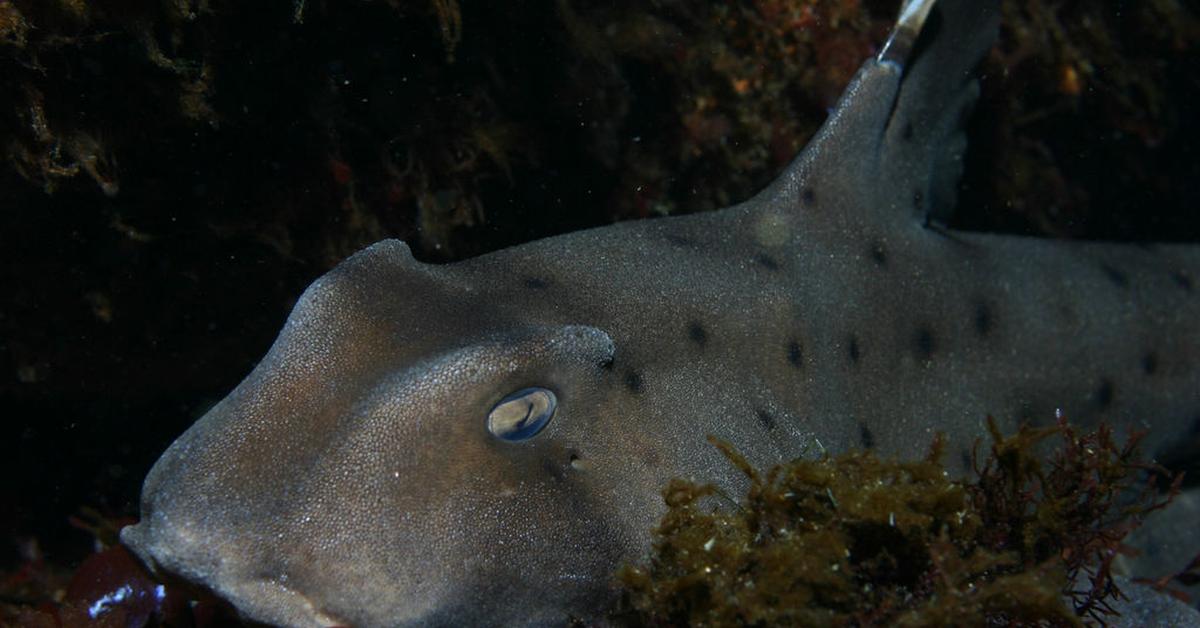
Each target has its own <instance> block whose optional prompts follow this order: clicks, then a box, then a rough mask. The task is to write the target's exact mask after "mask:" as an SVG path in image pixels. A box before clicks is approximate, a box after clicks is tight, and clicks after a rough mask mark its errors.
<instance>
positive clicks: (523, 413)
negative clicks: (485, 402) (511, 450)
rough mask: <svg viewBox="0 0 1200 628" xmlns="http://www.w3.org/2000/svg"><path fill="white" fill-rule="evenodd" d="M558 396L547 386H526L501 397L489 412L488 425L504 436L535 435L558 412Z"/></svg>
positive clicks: (511, 439) (506, 437) (520, 436)
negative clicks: (556, 409)
mask: <svg viewBox="0 0 1200 628" xmlns="http://www.w3.org/2000/svg"><path fill="white" fill-rule="evenodd" d="M557 407H558V399H557V398H555V396H554V393H552V392H550V391H549V390H546V389H545V388H522V389H521V390H518V391H517V392H514V393H512V394H510V395H509V396H507V397H505V398H503V399H501V400H500V402H499V403H497V404H496V406H495V407H494V408H492V411H491V412H489V413H488V419H487V427H488V431H489V432H491V433H492V436H495V437H496V438H499V439H501V440H508V441H522V440H527V439H530V438H533V437H534V436H535V435H536V434H537V433H538V432H540V431H542V428H544V427H546V424H547V423H549V422H550V417H552V416H554V409H555V408H557Z"/></svg>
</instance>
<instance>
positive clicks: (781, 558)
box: [615, 420, 1180, 626]
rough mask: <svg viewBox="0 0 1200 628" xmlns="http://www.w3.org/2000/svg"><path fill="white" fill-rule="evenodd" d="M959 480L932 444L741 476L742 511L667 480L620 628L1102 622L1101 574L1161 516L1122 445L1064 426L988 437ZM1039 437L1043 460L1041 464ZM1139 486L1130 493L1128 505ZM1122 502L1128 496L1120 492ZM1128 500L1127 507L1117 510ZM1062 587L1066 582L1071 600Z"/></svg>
mask: <svg viewBox="0 0 1200 628" xmlns="http://www.w3.org/2000/svg"><path fill="white" fill-rule="evenodd" d="M989 430H990V432H991V438H992V446H991V448H990V451H989V454H988V456H987V457H986V459H985V460H984V461H983V462H982V464H979V462H978V459H977V460H976V464H975V477H974V479H972V480H971V481H969V482H964V481H955V480H952V479H951V478H950V477H949V475H948V474H947V473H946V472H945V470H944V469H943V467H942V465H941V457H942V444H941V442H940V440H939V439H935V441H934V443H933V444H932V446H931V448H930V452H929V454H928V455H927V456H926V457H925V458H924V459H923V460H919V461H909V462H901V461H893V460H884V459H881V458H879V457H878V456H876V455H875V454H874V453H873V452H871V451H850V452H847V453H845V454H841V455H838V456H828V455H826V456H823V457H821V458H820V459H816V460H805V459H800V460H795V461H793V462H790V463H787V464H782V465H777V466H775V467H773V468H771V469H769V470H768V471H766V472H765V473H764V472H761V471H759V470H756V469H754V468H753V467H752V466H751V465H750V464H749V463H748V462H747V461H746V460H745V459H744V458H743V457H742V456H741V455H740V454H738V453H737V452H736V451H734V450H733V448H732V447H731V446H730V445H728V444H727V443H724V442H721V441H719V440H717V439H715V438H712V437H710V441H711V442H713V444H714V445H715V446H716V447H718V448H719V449H720V450H721V451H722V452H723V453H724V454H725V456H726V457H727V458H728V459H729V460H730V461H731V463H732V464H734V465H735V466H736V467H737V468H738V469H739V470H740V471H741V472H742V473H744V474H745V475H746V476H747V477H748V478H749V480H750V488H749V489H748V491H747V494H746V496H745V497H744V499H742V500H741V501H737V502H735V501H734V500H732V499H730V498H729V496H726V495H723V494H721V492H720V491H719V489H718V488H717V487H715V486H714V485H712V484H700V483H696V482H690V481H685V480H678V479H676V480H673V481H672V482H671V483H670V484H669V485H668V486H667V488H666V489H665V490H664V491H663V497H664V499H665V501H666V504H667V507H668V511H667V514H666V515H665V516H664V518H663V519H662V522H661V524H660V526H659V527H658V529H657V530H656V532H655V535H656V536H655V542H654V549H653V553H652V557H651V558H650V561H649V564H648V565H644V566H626V567H624V568H622V569H621V571H620V572H619V574H618V579H619V581H620V582H621V584H622V586H623V587H624V594H623V598H622V605H621V608H620V610H619V611H618V613H617V614H616V615H615V617H616V618H617V620H618V621H619V622H620V623H623V624H625V625H693V626H710V625H718V626H719V625H796V626H873V625H894V626H943V625H1046V626H1082V625H1090V624H1092V623H1103V621H1104V618H1105V617H1106V616H1108V615H1110V614H1111V613H1112V609H1111V607H1110V606H1109V604H1108V602H1109V601H1111V600H1114V599H1117V598H1118V597H1119V596H1120V595H1121V592H1120V590H1119V589H1118V588H1117V587H1116V586H1115V585H1114V583H1113V581H1112V576H1111V574H1110V572H1109V567H1110V563H1111V560H1112V558H1113V557H1114V556H1115V555H1116V553H1117V551H1118V550H1119V548H1120V540H1121V539H1122V538H1123V537H1124V536H1125V534H1127V533H1128V532H1129V531H1130V530H1132V529H1133V527H1135V526H1136V522H1137V520H1138V519H1139V518H1140V517H1141V516H1142V515H1144V514H1146V513H1148V512H1150V511H1151V510H1155V509H1157V508H1161V507H1162V506H1164V505H1165V504H1166V503H1168V502H1169V500H1170V497H1171V496H1173V495H1174V489H1177V487H1178V481H1179V479H1180V478H1178V477H1176V478H1175V480H1174V484H1173V485H1172V487H1173V489H1172V491H1170V492H1169V493H1168V494H1167V496H1166V497H1165V498H1160V497H1158V496H1157V494H1155V493H1154V491H1153V487H1152V485H1150V484H1145V485H1144V486H1143V485H1142V484H1141V479H1142V477H1143V476H1144V475H1145V473H1144V472H1146V471H1150V472H1152V475H1153V474H1159V473H1161V471H1162V470H1161V469H1158V468H1156V467H1153V465H1149V464H1146V463H1143V462H1141V461H1140V460H1139V459H1138V458H1137V451H1136V445H1137V442H1138V440H1139V438H1140V436H1139V435H1133V436H1131V437H1130V438H1129V440H1128V441H1127V442H1126V443H1124V444H1123V445H1118V444H1117V443H1116V441H1115V440H1114V438H1113V435H1112V432H1111V430H1109V429H1108V428H1107V427H1104V426H1101V427H1100V428H1099V429H1098V430H1097V431H1096V432H1092V433H1089V434H1084V435H1081V434H1079V433H1078V432H1077V431H1076V430H1075V429H1074V428H1073V427H1071V426H1070V425H1069V424H1068V423H1066V422H1065V421H1061V420H1060V422H1059V423H1058V424H1057V425H1055V426H1051V427H1042V428H1034V427H1028V426H1024V427H1021V428H1020V430H1019V431H1018V432H1017V433H1016V434H1015V435H1012V436H1008V437H1005V436H1003V435H1001V434H1000V433H999V431H998V428H996V425H995V422H994V421H991V420H989ZM1052 437H1057V441H1058V442H1059V445H1058V447H1057V449H1056V450H1055V451H1054V452H1053V453H1052V454H1051V455H1049V456H1048V457H1047V456H1045V455H1044V451H1043V450H1044V449H1045V446H1046V445H1047V443H1048V441H1050V440H1051V439H1052ZM1136 487H1141V490H1136V491H1135V490H1133V489H1135V488H1136ZM1131 492H1132V493H1131ZM1131 495H1132V496H1131ZM1072 583H1074V584H1072Z"/></svg>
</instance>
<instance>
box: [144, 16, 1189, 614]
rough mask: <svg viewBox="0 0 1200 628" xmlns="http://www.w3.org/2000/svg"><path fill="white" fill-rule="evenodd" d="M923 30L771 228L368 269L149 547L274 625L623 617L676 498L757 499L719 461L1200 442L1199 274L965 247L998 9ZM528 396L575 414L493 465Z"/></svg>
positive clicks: (211, 424) (574, 242)
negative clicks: (1086, 428)
mask: <svg viewBox="0 0 1200 628" xmlns="http://www.w3.org/2000/svg"><path fill="white" fill-rule="evenodd" d="M915 4H923V5H925V6H924V7H923V9H924V10H926V11H927V10H928V8H929V6H928V5H930V4H932V3H931V2H929V1H928V0H924V1H923V2H922V1H918V2H914V3H910V4H909V5H906V8H907V9H908V10H907V11H906V12H905V13H903V14H902V15H907V16H909V17H908V19H909V20H910V21H909V22H905V21H904V18H902V20H901V23H900V26H899V27H898V28H897V30H896V33H897V35H896V36H894V37H893V43H894V44H895V45H892V44H889V45H888V46H887V47H885V48H884V52H883V53H882V54H881V55H880V56H879V57H878V58H875V59H871V60H868V61H866V62H865V63H864V65H863V67H862V69H861V70H860V71H859V73H858V75H857V76H856V77H855V78H854V80H853V81H852V83H851V84H850V86H849V87H848V88H847V90H846V93H845V94H844V96H843V98H842V99H841V101H840V103H839V105H838V106H837V108H836V109H835V110H834V112H833V113H832V114H831V116H830V118H829V120H828V121H827V122H826V124H825V125H824V127H823V128H822V130H821V131H820V132H819V133H818V135H817V137H816V138H814V140H813V141H812V142H811V143H810V144H809V145H808V146H807V147H806V148H805V150H804V151H803V152H802V153H801V155H800V156H799V157H798V158H797V159H796V161H795V162H794V163H793V164H792V165H791V166H790V167H789V168H788V169H787V171H786V172H785V173H784V174H783V175H782V176H781V177H780V178H779V179H778V180H777V181H776V182H775V183H773V184H772V185H771V186H769V187H768V188H767V189H766V190H764V191H763V192H761V193H760V194H759V195H757V196H756V197H754V198H753V199H751V200H749V201H747V202H745V203H742V204H740V205H737V206H734V207H731V208H728V209H725V210H722V211H718V212H713V213H709V214H704V215H695V216H686V217H676V218H664V219H657V220H647V221H640V222H631V223H622V224H616V225H612V226H608V227H604V228H599V229H592V230H588V231H582V232H577V233H571V234H566V235H562V236H558V237H553V238H548V239H545V240H540V241H537V242H532V243H529V244H525V245H522V246H517V247H513V248H510V249H506V250H502V251H498V252H496V253H492V254H489V255H485V256H482V257H479V258H475V259H470V260H466V261H463V262H459V263H455V264H449V265H431V264H424V263H421V262H418V261H417V260H415V259H414V258H413V257H412V255H411V253H410V251H409V249H408V247H407V246H406V245H405V244H403V243H402V242H399V241H394V240H392V241H384V242H380V243H377V244H375V245H373V246H371V247H369V248H367V249H365V250H364V251H362V252H360V253H358V254H356V255H354V256H352V257H351V258H349V259H347V260H346V261H345V262H343V263H342V264H341V265H339V266H338V267H337V268H335V269H334V270H332V271H331V272H329V273H328V274H326V275H325V276H323V277H321V278H319V279H318V280H316V281H315V282H314V283H313V284H312V285H311V286H310V287H309V288H308V289H307V291H306V292H305V293H304V295H303V296H302V297H301V299H300V300H299V302H298V303H297V305H296V307H295V310H294V311H293V312H292V314H291V316H290V317H289V319H288V321H287V323H286V324H285V326H284V328H283V330H282V331H281V332H280V334H279V337H278V339H277V340H276V342H275V344H274V346H273V347H272V348H271V350H270V351H269V353H268V354H267V356H266V357H265V358H264V359H263V361H262V362H261V363H260V364H259V365H258V366H257V367H256V368H255V369H254V370H253V372H252V373H250V375H249V376H248V377H247V378H246V379H245V380H244V381H243V382H242V383H241V384H240V385H239V386H238V387H237V388H236V389H235V390H234V391H233V392H232V393H230V395H229V396H228V397H227V398H225V399H224V400H223V401H221V402H220V403H219V404H218V405H216V406H215V407H214V408H213V409H212V410H211V411H210V412H209V413H208V414H206V415H205V416H204V417H202V418H201V419H200V420H199V421H197V422H196V424H195V425H193V426H192V427H191V428H190V429H189V430H187V432H186V433H184V434H183V435H182V436H180V438H179V439H178V440H177V441H176V442H175V443H174V444H172V445H171V447H170V448H169V449H168V450H167V451H166V452H165V453H164V454H163V456H162V458H161V459H160V460H159V461H158V463H157V464H156V465H155V466H154V468H153V469H152V470H151V472H150V474H149V475H148V477H147V478H146V481H145V485H144V489H143V495H142V519H141V522H140V523H138V524H137V525H134V526H131V527H128V528H126V529H125V530H123V532H122V535H121V538H122V541H123V542H124V543H125V544H126V545H128V546H129V547H130V548H132V549H133V550H134V551H135V552H136V553H137V554H138V555H139V556H140V557H141V558H142V559H143V560H144V561H145V562H146V563H147V564H149V565H151V566H152V567H153V568H154V569H156V570H160V571H163V572H169V573H172V574H175V575H177V576H181V577H183V578H185V579H188V580H191V581H193V582H196V583H199V584H201V585H203V586H206V587H208V588H210V589H212V590H213V591H215V592H216V593H217V594H218V595H220V596H222V597H224V598H225V599H227V600H229V601H230V602H231V603H232V604H233V605H234V606H235V607H236V608H237V609H238V610H239V611H240V612H241V613H242V614H243V615H244V616H245V617H247V618H249V619H252V620H256V621H259V622H264V623H269V624H278V625H290V626H334V625H353V626H396V625H451V624H453V625H521V624H527V625H539V624H561V623H562V622H563V621H564V620H565V618H567V617H568V616H570V617H575V618H580V619H584V620H587V621H599V620H601V619H602V618H603V614H604V612H605V609H606V605H607V604H609V603H610V602H611V601H612V600H613V597H614V590H613V584H612V579H611V574H612V573H613V572H614V570H615V569H616V567H617V566H619V565H620V564H621V563H622V562H625V561H632V560H636V559H637V557H638V556H639V555H641V554H642V553H643V552H645V551H646V550H647V549H648V547H649V541H650V530H651V529H652V528H653V526H654V525H655V523H656V521H657V519H658V518H659V517H660V515H661V514H662V512H663V510H664V506H663V504H662V501H661V498H660V497H659V490H660V488H661V487H662V486H663V485H664V484H665V483H666V481H667V480H668V479H669V478H672V477H691V478H697V479H703V480H711V481H715V482H717V483H718V484H720V485H721V486H723V487H725V488H726V489H727V490H728V491H730V492H731V493H736V492H737V491H738V490H740V488H741V483H742V482H743V481H744V480H743V479H742V478H741V477H740V475H739V473H738V472H737V471H736V470H735V469H734V468H733V467H732V466H731V465H730V464H729V463H728V462H727V461H726V460H725V459H724V458H723V457H722V456H721V454H720V453H719V452H717V451H716V450H715V449H714V448H713V447H712V446H711V445H710V444H709V443H708V442H707V441H706V439H705V436H706V435H708V434H713V435H716V436H718V437H720V438H723V439H725V440H727V441H729V442H731V443H732V444H733V445H734V447H736V448H737V449H738V450H739V451H740V452H742V453H743V454H744V455H746V456H747V458H749V459H750V460H751V461H752V462H753V463H755V464H758V465H768V464H771V463H776V462H780V461H785V460H788V459H791V458H794V457H796V456H801V455H805V454H808V455H812V453H813V452H814V451H818V450H820V449H825V450H832V451H838V450H845V449H847V448H852V447H869V448H875V449H877V450H878V451H880V452H881V453H883V454H886V455H901V456H909V457H911V456H914V455H919V454H921V453H923V452H924V451H925V450H926V449H927V447H928V445H929V443H930V441H931V439H932V438H933V435H934V433H935V432H942V433H944V434H945V435H946V437H947V439H948V443H950V447H951V449H950V451H951V452H952V454H953V455H952V456H951V458H952V459H951V460H950V463H951V464H952V466H955V467H957V469H958V470H959V471H961V470H962V467H961V465H963V464H965V460H963V459H965V458H967V456H968V453H967V452H968V448H969V447H970V444H971V443H972V442H973V441H974V440H975V439H976V438H977V437H978V436H980V435H981V433H982V431H983V426H984V422H985V418H986V417H987V416H988V415H993V416H996V417H998V418H1000V419H1001V422H1002V424H1003V425H1005V426H1006V427H1009V428H1011V427H1012V426H1014V425H1015V423H1016V421H1018V420H1021V419H1029V420H1034V421H1038V420H1042V421H1046V420H1051V419H1052V417H1053V416H1054V413H1055V411H1056V410H1061V411H1062V412H1065V413H1066V415H1067V416H1069V417H1070V418H1071V419H1072V420H1074V421H1075V422H1077V423H1082V424H1092V423H1094V422H1096V421H1098V420H1100V419H1105V420H1108V421H1110V422H1112V423H1114V424H1116V425H1118V426H1122V427H1123V428H1133V427H1152V428H1153V431H1152V432H1151V434H1150V436H1149V437H1148V439H1147V441H1146V446H1147V448H1148V449H1149V451H1150V452H1151V453H1153V452H1156V451H1160V450H1163V449H1165V448H1167V447H1170V446H1172V445H1173V444H1175V441H1177V440H1178V439H1179V435H1180V434H1185V433H1188V431H1189V430H1194V429H1195V425H1196V422H1197V416H1200V323H1198V321H1200V248H1197V247H1194V246H1182V245H1162V246H1157V245H1156V246H1149V247H1145V246H1143V247H1135V246H1120V245H1112V244H1102V243H1083V242H1054V241H1047V240H1039V239H1030V238H1020V237H1011V236H998V235H990V234H982V233H965V232H958V231H951V230H948V229H945V228H940V227H938V226H937V224H938V223H937V217H938V216H940V215H944V213H945V212H946V211H947V210H948V209H951V208H952V207H953V206H954V203H955V199H954V188H955V184H956V181H957V178H958V172H959V170H960V163H961V158H962V151H963V149H964V146H965V141H966V140H965V137H964V135H963V131H962V127H963V121H964V119H965V116H966V115H967V112H968V111H969V109H970V107H971V105H972V103H973V102H974V100H975V97H976V92H977V87H976V84H975V82H974V80H973V78H972V76H971V72H972V69H973V66H974V65H975V64H976V62H977V60H978V59H979V58H980V56H981V55H982V54H983V52H984V51H985V50H986V48H987V47H988V46H989V45H990V42H991V39H992V37H993V32H994V30H995V27H996V20H997V14H998V10H997V7H996V4H997V2H995V1H994V0H958V1H954V0H943V1H942V2H940V3H938V4H937V6H935V7H934V8H933V11H932V13H930V14H929V15H928V19H927V20H926V16H925V14H924V13H922V12H921V11H916V12H915V13H914V12H913V10H912V8H913V5H915ZM914 16H915V17H914ZM914 20H915V21H914ZM918 32H919V33H921V38H920V39H919V40H918V39H917V36H916V33H918ZM906 42H907V43H906ZM914 43H915V44H916V45H915V48H912V46H913V44H914ZM910 48H912V52H911V54H910V51H909V49H910ZM530 388H532V389H536V390H541V391H550V392H552V393H553V397H554V399H555V400H556V405H555V407H554V412H553V416H552V417H551V418H550V420H549V421H547V422H546V423H545V426H544V427H543V428H542V429H541V430H540V431H539V432H537V433H536V435H534V436H532V437H529V438H527V439H525V440H521V441H519V442H510V441H507V440H504V439H501V438H497V436H496V435H495V434H494V433H493V432H492V431H490V430H489V429H488V425H489V423H488V421H489V417H490V416H491V415H492V414H493V409H494V408H495V407H496V406H497V404H498V403H499V402H501V401H502V400H504V399H506V398H508V397H509V396H510V395H512V394H513V393H514V391H521V390H523V389H530Z"/></svg>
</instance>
